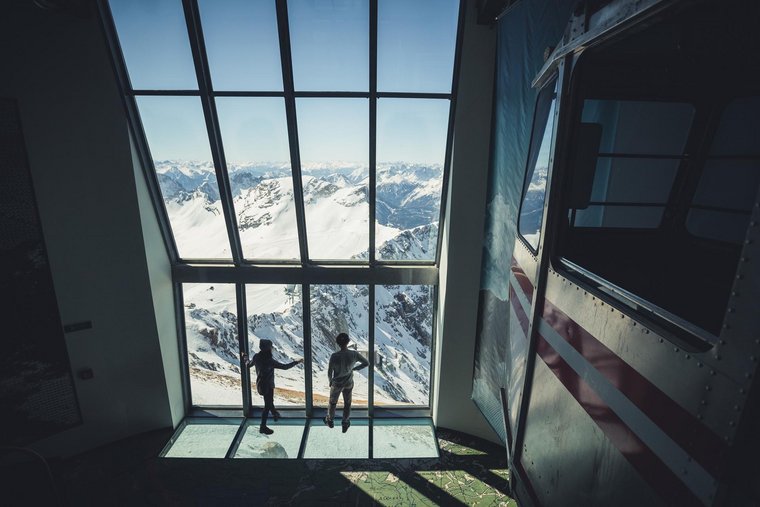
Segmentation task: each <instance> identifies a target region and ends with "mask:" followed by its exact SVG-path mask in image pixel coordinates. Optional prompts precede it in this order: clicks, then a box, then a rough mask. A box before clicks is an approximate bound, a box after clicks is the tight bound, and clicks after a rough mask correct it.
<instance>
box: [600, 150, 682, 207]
mask: <svg viewBox="0 0 760 507" xmlns="http://www.w3.org/2000/svg"><path fill="white" fill-rule="evenodd" d="M680 164H681V161H680V160H678V159H641V158H610V157H600V158H599V159H597V163H596V172H595V173H594V186H593V187H592V190H591V200H592V201H596V202H599V201H604V202H632V203H660V204H662V203H665V202H667V200H668V197H669V196H670V190H671V188H672V187H673V180H674V179H675V177H676V173H677V172H678V166H679V165H680Z"/></svg>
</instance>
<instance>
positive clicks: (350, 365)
mask: <svg viewBox="0 0 760 507" xmlns="http://www.w3.org/2000/svg"><path fill="white" fill-rule="evenodd" d="M356 363H359V365H358V366H355V365H356ZM368 364H369V362H368V361H367V360H366V359H364V357H362V355H361V354H359V353H358V352H357V351H355V350H351V349H343V350H340V351H338V352H335V353H334V354H333V355H331V356H330V365H329V366H328V368H327V378H328V379H329V380H330V387H342V386H347V385H349V384H351V382H353V380H354V371H357V370H361V369H362V368H366V367H367V365H368Z"/></svg>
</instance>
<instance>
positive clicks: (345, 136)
mask: <svg viewBox="0 0 760 507" xmlns="http://www.w3.org/2000/svg"><path fill="white" fill-rule="evenodd" d="M296 106H297V110H298V141H299V144H300V149H301V171H302V176H303V189H304V204H305V208H306V231H307V234H306V236H307V238H308V244H309V257H310V258H312V259H358V258H363V259H366V258H367V250H368V246H369V204H368V194H369V188H368V181H369V167H368V166H369V141H368V139H369V105H368V101H367V100H366V99H298V100H297V103H296Z"/></svg>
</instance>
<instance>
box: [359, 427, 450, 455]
mask: <svg viewBox="0 0 760 507" xmlns="http://www.w3.org/2000/svg"><path fill="white" fill-rule="evenodd" d="M372 424H373V428H372V438H373V441H372V449H373V457H375V458H437V457H438V441H437V440H436V439H435V432H434V431H433V426H432V425H431V423H430V420H429V419H403V420H399V419H390V420H383V419H375V420H374V422H373V423H372Z"/></svg>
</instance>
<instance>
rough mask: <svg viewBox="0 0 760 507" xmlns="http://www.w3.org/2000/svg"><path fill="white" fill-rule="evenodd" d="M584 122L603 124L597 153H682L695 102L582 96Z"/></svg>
mask: <svg viewBox="0 0 760 507" xmlns="http://www.w3.org/2000/svg"><path fill="white" fill-rule="evenodd" d="M582 116H583V117H582V119H581V121H582V122H584V123H598V124H600V125H601V126H602V140H601V144H600V145H599V152H600V153H622V154H639V155H682V154H683V151H684V148H685V146H686V139H687V137H688V136H689V129H690V128H691V120H692V118H693V117H694V106H692V105H691V104H683V103H673V102H642V101H618V100H585V101H584V102H583V115H582Z"/></svg>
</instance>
